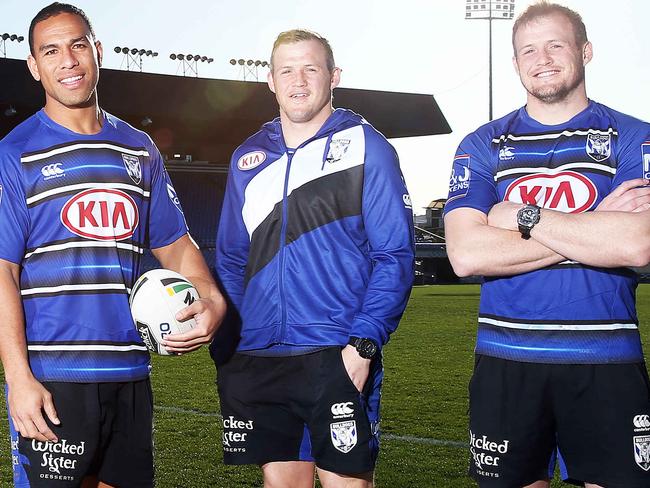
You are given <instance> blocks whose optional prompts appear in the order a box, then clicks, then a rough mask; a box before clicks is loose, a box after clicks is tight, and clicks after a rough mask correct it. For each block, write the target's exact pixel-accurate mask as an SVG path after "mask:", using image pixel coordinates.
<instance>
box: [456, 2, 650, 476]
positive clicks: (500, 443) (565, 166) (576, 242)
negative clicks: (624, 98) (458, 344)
mask: <svg viewBox="0 0 650 488" xmlns="http://www.w3.org/2000/svg"><path fill="white" fill-rule="evenodd" d="M512 40H513V47H514V58H513V62H514V66H515V69H516V71H517V73H518V75H519V77H520V79H521V82H522V84H523V86H524V88H525V89H526V91H527V104H526V106H525V107H523V108H521V109H519V110H517V111H515V112H513V113H511V114H509V115H506V116H505V117H503V118H501V119H499V120H496V121H494V122H490V123H489V124H486V125H484V126H482V127H480V128H479V129H478V130H477V131H476V132H474V133H472V134H470V135H468V136H467V137H466V138H465V139H464V140H463V141H462V142H461V144H460V147H459V149H458V152H457V154H456V158H455V160H454V163H453V170H452V175H451V179H450V189H449V199H448V201H447V205H446V209H445V227H446V235H447V251H448V253H449V258H450V260H451V262H452V264H453V266H454V270H455V271H456V273H457V274H458V275H459V276H469V275H482V276H484V283H483V285H482V291H481V303H480V308H479V327H478V336H477V345H476V364H475V369H474V376H473V378H472V381H471V384H470V433H469V434H470V452H471V463H470V474H471V475H472V476H473V477H474V478H475V479H476V480H477V481H478V482H479V485H480V486H482V487H483V486H487V487H489V486H495V487H496V486H498V487H521V486H534V487H545V486H548V484H549V482H548V480H549V478H550V477H552V471H549V466H551V467H552V466H553V464H554V463H552V459H553V457H554V456H555V455H556V454H557V455H558V456H559V458H560V461H561V462H560V466H561V472H562V476H563V478H564V479H565V480H567V481H570V482H572V483H576V484H579V485H582V484H584V485H585V486H589V487H596V486H607V487H626V488H632V487H638V488H641V487H647V486H650V457H649V456H648V455H647V446H648V445H649V443H650V422H649V418H650V390H649V388H648V375H647V372H646V367H645V363H644V357H643V352H642V350H641V342H640V339H639V333H638V330H637V326H638V320H637V316H636V311H635V288H636V283H637V277H636V274H635V273H634V271H633V270H631V269H629V267H631V266H644V265H646V264H648V262H649V261H650V211H649V210H648V208H649V207H650V205H649V203H650V189H649V188H648V187H647V185H648V183H649V181H648V177H649V176H650V175H649V174H648V173H649V169H648V162H649V161H650V125H649V124H646V123H643V122H641V121H639V120H636V119H634V118H632V117H629V116H627V115H624V114H621V113H619V112H616V111H614V110H612V109H610V108H608V107H606V106H604V105H601V104H599V103H596V102H594V101H591V100H589V99H588V98H587V95H586V90H585V78H584V71H585V65H586V64H587V63H588V62H589V61H590V60H591V58H592V45H591V43H590V42H589V41H588V40H587V34H586V30H585V26H584V24H583V22H582V20H581V18H580V16H579V15H578V14H577V13H576V12H573V11H572V10H569V9H567V8H565V7H562V6H560V5H556V4H549V3H546V2H540V3H538V4H535V5H533V6H531V7H529V8H528V10H526V11H525V12H524V13H523V14H522V15H521V16H520V17H519V19H518V20H517V21H516V22H515V24H514V27H513V37H512Z"/></svg>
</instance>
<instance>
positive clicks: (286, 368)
mask: <svg viewBox="0 0 650 488" xmlns="http://www.w3.org/2000/svg"><path fill="white" fill-rule="evenodd" d="M382 377H383V370H382V364H381V359H375V360H373V362H372V364H371V368H370V376H369V378H368V381H367V382H366V385H365V387H364V389H363V392H359V391H358V390H357V389H356V387H355V386H354V384H353V383H352V381H351V379H350V377H349V376H348V374H347V371H346V370H345V367H344V365H343V360H342V357H341V347H328V348H326V349H322V350H320V351H317V352H314V353H310V354H304V355H300V356H288V357H257V356H248V355H244V354H235V355H234V356H233V357H232V359H231V360H230V361H229V362H228V363H226V364H224V365H222V366H220V367H219V369H218V376H217V384H218V389H219V398H220V401H221V414H222V415H223V437H222V441H223V450H224V462H225V463H226V464H258V465H262V464H265V463H268V462H273V461H315V463H316V465H317V466H318V467H319V468H322V469H325V470H327V471H332V472H335V473H339V474H358V473H365V472H368V471H372V470H373V469H374V466H375V461H376V459H377V453H378V450H379V398H380V388H381V382H382Z"/></svg>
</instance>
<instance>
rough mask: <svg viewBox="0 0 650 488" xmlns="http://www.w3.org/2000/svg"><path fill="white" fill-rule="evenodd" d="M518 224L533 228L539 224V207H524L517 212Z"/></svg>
mask: <svg viewBox="0 0 650 488" xmlns="http://www.w3.org/2000/svg"><path fill="white" fill-rule="evenodd" d="M518 217H519V218H518V219H517V220H518V223H519V224H520V225H525V226H533V225H535V224H536V223H537V222H539V207H534V206H532V205H530V206H526V207H524V208H522V209H521V210H520V211H519V215H518Z"/></svg>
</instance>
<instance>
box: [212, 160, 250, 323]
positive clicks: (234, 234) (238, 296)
mask: <svg viewBox="0 0 650 488" xmlns="http://www.w3.org/2000/svg"><path fill="white" fill-rule="evenodd" d="M233 161H236V159H235V156H234V155H233ZM235 168H236V166H234V165H231V168H230V172H229V174H228V180H227V183H226V192H225V195H224V199H223V204H222V207H221V216H220V219H219V227H218V228H217V239H216V242H217V245H216V247H217V249H216V257H215V259H216V262H215V269H216V270H217V277H218V279H219V282H220V284H221V286H222V287H223V289H224V290H225V291H226V294H227V296H228V299H229V300H230V301H231V302H232V304H233V305H234V307H235V308H236V309H237V311H239V310H240V307H241V303H242V300H243V297H244V279H245V274H246V263H247V262H248V251H249V248H250V239H249V236H248V231H247V230H246V226H245V224H244V219H243V218H242V207H243V205H244V188H240V185H238V184H237V177H236V170H235Z"/></svg>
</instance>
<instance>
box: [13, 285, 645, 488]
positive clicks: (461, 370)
mask: <svg viewBox="0 0 650 488" xmlns="http://www.w3.org/2000/svg"><path fill="white" fill-rule="evenodd" d="M478 298H479V288H478V286H474V285H457V286H425V287H416V288H414V289H413V294H412V297H411V300H410V302H409V306H408V308H407V311H406V313H405V315H404V319H403V321H402V323H401V325H400V328H399V329H398V331H397V332H396V333H395V334H394V335H393V338H392V339H391V342H390V343H389V345H388V346H387V347H386V349H385V367H386V381H385V386H384V393H383V411H382V416H383V419H382V432H383V433H384V434H385V435H384V438H383V440H382V451H381V454H380V459H379V464H378V467H377V486H378V487H379V488H410V487H413V488H429V487H438V486H439V487H445V488H446V487H449V488H465V487H471V486H474V484H473V482H472V481H471V480H469V478H467V477H466V475H465V472H466V470H467V463H468V452H467V449H466V447H465V443H466V440H467V427H466V425H467V383H468V380H469V377H470V374H471V369H472V360H473V359H472V348H473V343H474V334H475V331H476V313H477V307H478ZM638 305H639V319H640V321H641V324H642V326H641V334H642V337H643V339H644V344H645V349H646V351H650V344H649V342H650V333H649V332H648V329H650V285H641V286H640V287H639V291H638ZM214 377H215V374H214V367H213V365H212V362H211V360H210V359H209V357H208V354H207V351H206V350H202V351H199V352H197V353H194V354H191V355H188V356H184V357H180V358H167V357H155V358H154V372H153V385H154V393H155V405H156V419H155V443H156V469H157V479H158V485H157V486H158V487H159V488H181V487H182V488H194V487H196V488H206V487H215V488H239V487H242V488H245V487H260V486H261V485H262V483H261V477H260V475H259V473H258V470H257V468H254V467H225V466H223V465H222V463H221V461H220V460H221V449H220V446H219V445H220V436H221V424H220V419H219V417H218V411H219V404H218V400H217V396H216V388H215V386H214ZM1 405H2V407H0V417H2V419H0V439H3V441H2V442H3V445H4V447H0V486H2V487H5V486H11V465H10V460H9V459H10V458H9V436H8V433H7V422H6V410H5V407H4V403H1ZM553 486H554V487H558V488H559V487H560V486H567V485H563V484H562V483H560V482H558V481H554V483H553Z"/></svg>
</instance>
